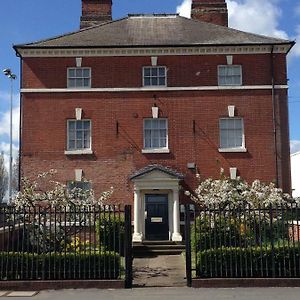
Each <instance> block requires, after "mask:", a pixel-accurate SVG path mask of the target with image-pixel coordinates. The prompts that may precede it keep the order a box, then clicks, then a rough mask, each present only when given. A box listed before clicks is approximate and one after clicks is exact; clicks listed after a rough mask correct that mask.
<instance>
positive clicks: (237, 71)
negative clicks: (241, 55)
mask: <svg viewBox="0 0 300 300" xmlns="http://www.w3.org/2000/svg"><path fill="white" fill-rule="evenodd" d="M218 81H219V85H228V86H230V85H242V66H239V65H227V66H218Z"/></svg>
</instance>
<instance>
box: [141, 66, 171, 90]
mask: <svg viewBox="0 0 300 300" xmlns="http://www.w3.org/2000/svg"><path fill="white" fill-rule="evenodd" d="M143 86H144V87H152V86H154V87H156V86H167V68H166V67H144V68H143Z"/></svg>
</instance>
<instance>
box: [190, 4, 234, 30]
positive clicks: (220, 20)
mask: <svg viewBox="0 0 300 300" xmlns="http://www.w3.org/2000/svg"><path fill="white" fill-rule="evenodd" d="M192 19H194V20H199V21H203V22H208V23H213V24H217V25H221V26H226V27H228V10H227V4H226V0H192Z"/></svg>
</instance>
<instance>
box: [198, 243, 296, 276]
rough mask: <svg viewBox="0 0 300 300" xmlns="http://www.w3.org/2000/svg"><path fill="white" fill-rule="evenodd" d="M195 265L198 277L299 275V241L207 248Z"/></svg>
mask: <svg viewBox="0 0 300 300" xmlns="http://www.w3.org/2000/svg"><path fill="white" fill-rule="evenodd" d="M273 264H274V266H273ZM196 269H197V276H199V277H201V278H218V277H228V278H237V277H238V278H247V277H252V278H260V277H300V245H297V244H295V245H289V247H288V245H287V244H285V245H283V244H282V245H281V246H275V247H274V249H273V250H272V248H271V246H270V245H269V246H265V247H249V248H239V247H237V248H234V247H230V248H228V247H227V248H226V247H223V248H217V249H208V250H204V251H200V252H198V253H197V268H196Z"/></svg>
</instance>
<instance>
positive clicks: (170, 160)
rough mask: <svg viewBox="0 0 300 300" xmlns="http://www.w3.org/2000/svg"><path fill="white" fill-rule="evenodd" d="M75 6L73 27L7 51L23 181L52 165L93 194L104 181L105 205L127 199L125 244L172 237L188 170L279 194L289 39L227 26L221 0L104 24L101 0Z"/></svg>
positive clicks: (286, 170)
mask: <svg viewBox="0 0 300 300" xmlns="http://www.w3.org/2000/svg"><path fill="white" fill-rule="evenodd" d="M82 4H83V5H82V17H81V30H79V31H76V32H74V33H71V34H66V35H62V36H59V37H55V38H52V39H47V40H43V41H39V42H35V43H31V44H26V45H17V46H15V50H16V51H17V54H18V55H19V56H20V58H21V62H22V89H21V95H22V97H21V109H22V122H21V123H22V124H21V169H22V175H23V176H32V175H33V174H37V173H39V172H44V171H46V170H49V169H56V170H57V171H58V173H57V177H58V178H57V179H58V180H60V181H62V182H69V181H75V185H81V186H87V185H89V184H91V185H92V187H93V188H94V189H95V191H96V193H100V192H101V191H104V190H107V189H109V188H110V187H111V186H113V187H114V190H115V192H114V196H113V201H115V202H116V203H133V202H134V219H135V230H134V240H135V241H140V240H142V239H171V240H173V241H179V240H181V235H180V232H179V203H180V201H184V196H183V192H182V190H183V189H188V188H190V189H193V188H194V187H195V184H196V180H195V173H196V171H197V172H199V173H200V174H201V176H202V177H218V176H219V173H220V169H221V168H223V169H224V170H225V172H226V173H227V174H228V175H230V176H231V177H232V178H234V177H235V176H236V175H237V174H238V175H239V176H242V177H243V178H245V179H246V180H247V181H249V182H251V181H253V180H254V179H257V178H258V179H260V180H262V181H265V182H270V181H275V182H276V183H277V184H278V185H279V186H280V187H282V188H283V189H284V190H285V191H290V189H291V183H290V162H289V157H290V151H289V130H288V107H287V74H286V56H287V54H288V52H289V51H290V49H291V47H292V46H293V42H290V41H287V40H281V39H276V38H270V37H265V36H260V35H255V34H250V33H245V32H241V31H238V30H234V29H231V28H228V12H227V6H226V3H225V0H194V1H193V3H192V19H186V18H183V17H180V16H178V15H167V14H166V15H129V16H128V17H126V18H123V19H120V20H115V21H112V16H111V11H112V1H111V0H82ZM83 182H89V184H88V183H83ZM73 184H74V183H73ZM183 187H184V188H183Z"/></svg>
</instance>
